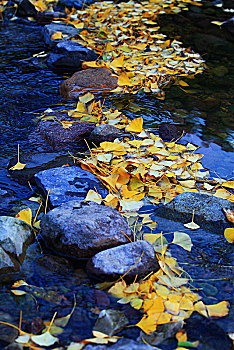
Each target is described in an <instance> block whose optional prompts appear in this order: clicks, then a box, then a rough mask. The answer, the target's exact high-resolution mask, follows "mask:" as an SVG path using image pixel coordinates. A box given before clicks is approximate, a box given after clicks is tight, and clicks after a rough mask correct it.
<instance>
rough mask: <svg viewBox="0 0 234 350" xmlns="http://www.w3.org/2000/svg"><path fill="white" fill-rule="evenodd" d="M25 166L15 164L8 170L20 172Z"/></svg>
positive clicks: (18, 163)
mask: <svg viewBox="0 0 234 350" xmlns="http://www.w3.org/2000/svg"><path fill="white" fill-rule="evenodd" d="M25 166H26V164H22V163H20V162H17V163H16V165H14V166H12V167H11V168H9V170H22V169H24V168H25Z"/></svg>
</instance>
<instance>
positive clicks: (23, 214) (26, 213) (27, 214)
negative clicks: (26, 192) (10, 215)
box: [15, 208, 32, 226]
mask: <svg viewBox="0 0 234 350" xmlns="http://www.w3.org/2000/svg"><path fill="white" fill-rule="evenodd" d="M15 217H16V218H17V219H20V220H22V221H24V222H26V224H28V225H29V226H32V210H31V209H30V208H26V209H23V210H21V211H20V212H18V214H17V215H16V216H15Z"/></svg>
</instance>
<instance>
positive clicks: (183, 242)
mask: <svg viewBox="0 0 234 350" xmlns="http://www.w3.org/2000/svg"><path fill="white" fill-rule="evenodd" d="M171 243H173V244H177V245H179V246H180V247H182V248H184V249H185V250H188V251H189V252H190V251H191V248H192V246H193V244H192V241H191V238H190V236H189V235H188V234H187V233H183V232H179V231H176V232H174V238H173V241H172V242H171Z"/></svg>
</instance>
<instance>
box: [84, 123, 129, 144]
mask: <svg viewBox="0 0 234 350" xmlns="http://www.w3.org/2000/svg"><path fill="white" fill-rule="evenodd" d="M121 134H122V133H121V131H120V129H118V128H116V127H115V126H113V125H109V124H101V125H98V126H96V128H95V129H93V131H92V132H91V134H90V136H89V139H88V142H89V143H90V144H91V146H93V144H94V145H97V146H99V145H100V143H101V142H105V141H109V142H113V141H114V140H115V139H116V138H117V137H120V136H121Z"/></svg>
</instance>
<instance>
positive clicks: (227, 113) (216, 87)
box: [0, 10, 234, 349]
mask: <svg viewBox="0 0 234 350" xmlns="http://www.w3.org/2000/svg"><path fill="white" fill-rule="evenodd" d="M201 11H203V10H201ZM202 13H203V12H201V13H200V15H201V14H202ZM195 14H196V11H195ZM198 16H199V13H198ZM208 16H209V19H211V20H217V17H216V16H217V13H216V12H212V11H211V12H210V13H208ZM184 18H186V20H185V19H184V21H185V22H186V21H187V19H188V18H187V17H184ZM189 20H190V22H189V23H190V24H191V26H189V25H186V26H184V27H183V30H182V32H183V33H181V23H182V22H181V21H183V17H181V15H178V20H175V21H172V20H170V18H169V19H166V18H162V19H161V22H162V23H161V26H162V29H163V31H164V33H166V34H168V35H169V37H173V36H180V38H181V41H182V42H184V43H185V45H187V46H190V43H189V40H190V39H189V38H192V39H191V46H192V47H194V46H196V45H197V47H199V45H198V43H199V44H200V41H199V37H198V38H197V37H196V35H195V34H196V33H194V30H195V29H194V28H196V26H195V24H194V23H195V22H196V21H194V19H193V18H192V17H191V18H189ZM186 23H187V22H186ZM209 28H210V27H209ZM200 30H201V27H199V26H198V27H197V31H198V32H199V31H200ZM215 33H216V29H215V30H214V33H212V35H213V36H215ZM217 38H218V39H217V40H220V36H219V35H218V36H217ZM183 39H184V40H183ZM196 40H197V42H196ZM221 40H224V39H223V37H222V36H221ZM228 42H229V43H230V41H228ZM200 49H201V52H199V51H198V48H195V50H196V51H198V52H199V53H201V54H202V56H203V58H204V59H206V65H207V69H206V71H205V73H204V74H202V75H199V76H196V77H195V79H193V80H191V79H184V80H185V81H186V82H187V83H188V84H189V88H188V89H187V90H188V91H187V92H186V91H185V90H186V89H183V90H182V89H181V88H180V87H178V86H172V87H169V88H168V89H167V90H166V99H165V101H161V100H157V99H156V98H155V97H154V96H153V95H141V96H138V95H137V96H133V97H129V96H127V97H119V96H110V97H108V98H107V103H109V105H114V106H115V107H117V108H118V109H122V110H123V111H124V112H125V113H126V114H127V115H129V116H131V117H137V116H142V117H143V118H144V122H145V125H146V126H147V127H148V128H153V129H157V128H158V126H159V125H160V124H161V123H163V122H171V123H174V124H176V125H178V126H180V127H181V128H182V129H183V130H184V131H185V135H184V136H183V138H182V140H181V141H182V142H186V141H189V142H192V143H194V144H196V145H199V146H200V147H201V148H200V150H199V152H200V153H202V154H204V158H203V165H204V166H205V167H207V168H209V169H210V170H211V172H212V173H216V174H217V175H218V176H220V177H222V178H231V177H233V176H234V170H233V169H234V153H233V152H234V123H233V112H234V101H233V95H232V92H231V87H232V86H233V82H234V74H233V68H234V67H233V61H232V60H231V58H232V57H231V55H230V52H228V51H227V52H225V50H224V49H223V47H222V45H220V50H218V49H215V50H213V51H212V50H211V51H209V52H207V53H206V52H205V51H206V48H205V47H200ZM42 51H47V48H46V47H45V46H44V44H43V40H42V38H41V26H39V25H37V24H33V23H30V22H27V21H23V20H19V21H5V22H4V23H2V26H1V29H0V136H1V137H0V148H1V152H0V191H2V192H1V193H4V195H3V196H2V197H1V199H0V215H5V214H6V213H7V212H8V210H9V209H10V208H11V207H12V206H13V205H14V203H15V201H17V200H19V199H22V198H28V197H29V196H31V195H32V191H31V189H30V188H29V187H28V186H26V185H21V184H19V183H18V182H17V181H15V180H14V179H12V178H11V177H10V176H9V174H8V172H7V164H8V161H9V159H10V158H12V157H13V156H15V155H16V154H17V145H18V144H20V150H21V151H22V152H23V151H24V152H38V153H39V152H42V151H45V145H40V144H34V143H33V142H32V141H31V138H30V133H31V132H32V131H33V129H34V127H35V122H34V121H33V119H34V118H35V116H37V115H38V113H41V112H43V111H44V110H45V109H47V108H49V107H50V108H53V107H54V106H57V105H58V104H60V103H61V102H62V98H61V96H60V94H59V85H60V83H61V82H62V81H63V80H64V78H63V76H61V75H58V74H56V73H53V72H51V71H50V70H48V69H47V68H43V67H35V66H34V67H33V66H30V65H25V63H23V62H22V61H23V60H25V59H27V58H29V57H31V56H32V55H33V54H35V53H39V52H42ZM46 150H47V152H51V151H52V149H51V148H49V146H48V147H47V148H46ZM1 193H0V194H1ZM160 224H161V225H164V228H165V230H167V229H170V232H171V231H173V230H176V229H177V230H178V229H181V228H180V227H179V225H180V224H178V223H176V224H173V223H170V222H169V221H166V220H165V221H163V220H162V222H161V223H160ZM173 225H174V226H173ZM201 234H202V233H201ZM212 237H213V236H212ZM220 241H221V239H220V238H217V247H216V253H215V254H216V256H215V257H214V260H213V265H212V264H211V261H210V258H211V256H212V255H213V247H212V244H211V242H210V243H209V244H207V247H205V248H204V250H201V251H200V252H199V251H198V252H196V253H195V254H194V257H190V259H195V257H197V256H198V255H199V254H200V255H201V258H200V260H199V261H197V260H196V261H195V260H194V264H192V265H191V266H190V269H189V272H190V273H191V274H192V272H193V269H194V268H196V269H197V271H199V277H200V281H198V282H199V283H200V284H201V285H200V288H201V287H202V283H203V288H204V295H203V296H205V298H206V299H205V301H207V300H209V298H217V300H222V299H226V300H231V295H232V289H231V288H232V287H231V281H230V280H229V277H230V273H231V272H230V265H231V259H230V255H231V248H229V247H228V248H227V251H226V256H225V253H224V254H223V251H220V249H221V247H224V244H223V242H222V243H220ZM42 248H43V251H44V254H42V255H41V251H40V248H39V247H38V246H36V245H35V244H34V245H33V246H32V247H31V248H30V249H31V251H33V254H32V255H33V256H34V258H36V257H40V258H39V260H37V263H36V264H35V263H34V260H33V259H32V261H31V262H30V261H27V264H28V265H27V269H26V270H25V272H24V273H25V276H26V277H27V282H28V283H29V284H32V285H34V286H36V287H35V288H34V289H30V291H28V292H29V293H28V294H26V295H24V296H22V297H18V296H14V295H12V294H11V293H10V292H9V286H6V287H4V290H2V291H1V292H0V314H1V313H2V312H3V311H4V312H5V313H9V314H10V315H11V316H12V318H13V321H18V320H19V313H20V310H23V320H24V323H28V325H29V324H30V323H31V320H32V319H33V318H34V317H41V318H42V319H43V320H45V319H47V320H48V319H50V318H51V317H52V316H53V313H54V312H55V311H58V316H59V317H61V316H63V315H67V314H69V312H70V311H71V308H72V306H73V303H74V298H73V295H74V294H76V303H77V306H79V307H77V308H76V312H75V313H74V316H73V317H72V319H71V321H70V323H69V326H67V327H66V330H65V332H64V333H63V335H62V336H61V339H62V341H64V344H65V343H66V341H67V340H68V339H69V340H71V341H79V340H81V339H84V338H87V337H90V335H91V329H92V326H93V324H94V321H95V319H96V318H97V312H98V310H100V309H104V308H108V307H112V308H117V309H119V308H120V306H119V304H116V301H115V300H114V299H112V298H110V296H109V295H108V296H107V294H106V293H104V292H101V291H98V290H96V289H94V285H93V282H90V280H89V278H88V277H87V275H86V274H85V272H84V270H83V269H81V267H82V266H75V268H76V270H75V272H74V270H73V268H74V266H72V268H71V266H69V265H68V266H66V262H65V261H63V260H61V259H62V258H58V261H57V260H56V259H55V260H53V259H52V260H51V256H50V255H46V254H45V253H47V251H46V250H45V248H44V247H42ZM205 251H206V253H207V255H205V254H204V252H205ZM178 256H180V254H179V253H178ZM220 259H221V260H220ZM190 262H191V260H190ZM48 266H49V267H48ZM226 268H227V269H226ZM215 269H217V272H216V270H215ZM221 270H222V271H221ZM224 270H225V271H224ZM197 274H198V272H196V273H195V275H197ZM209 274H210V275H209ZM203 275H204V276H203ZM211 275H212V277H210V278H212V281H209V276H211ZM203 279H204V280H203ZM199 283H198V286H199ZM207 298H208V299H207ZM122 309H123V310H125V313H126V315H127V317H128V318H129V320H130V324H134V323H136V321H137V320H138V319H139V317H140V315H139V314H138V313H137V312H136V311H134V310H133V309H132V308H130V307H129V306H122ZM231 313H233V311H232V312H231ZM230 317H231V318H230V319H232V318H233V317H234V316H233V315H230ZM219 323H220V324H222V325H223V326H224V328H225V330H228V329H229V324H230V320H229V321H228V320H227V322H225V320H222V321H219ZM8 331H9V332H10V330H8ZM8 331H7V332H8ZM138 333H139V332H138V330H136V329H135V328H127V329H126V330H125V331H123V332H122V334H125V335H127V336H128V337H130V338H131V337H132V338H136V337H137V334H138ZM9 334H10V333H9ZM1 345H2V346H3V345H4V343H2V344H1V342H0V348H1ZM170 346H171V347H170ZM170 346H169V345H168V346H167V347H166V348H165V349H171V348H172V349H173V346H174V345H173V344H172V345H170Z"/></svg>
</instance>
